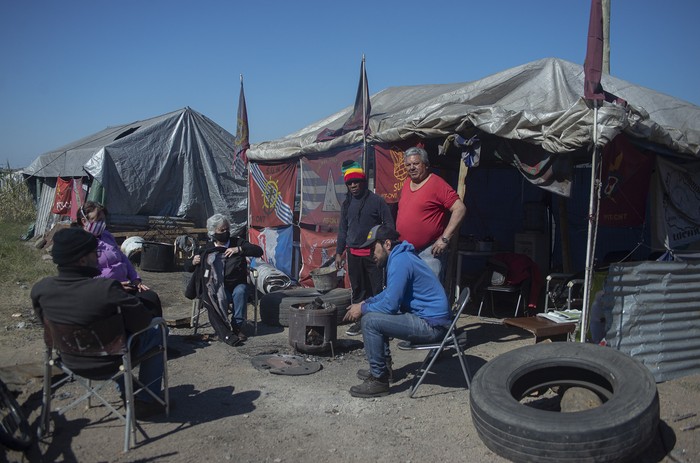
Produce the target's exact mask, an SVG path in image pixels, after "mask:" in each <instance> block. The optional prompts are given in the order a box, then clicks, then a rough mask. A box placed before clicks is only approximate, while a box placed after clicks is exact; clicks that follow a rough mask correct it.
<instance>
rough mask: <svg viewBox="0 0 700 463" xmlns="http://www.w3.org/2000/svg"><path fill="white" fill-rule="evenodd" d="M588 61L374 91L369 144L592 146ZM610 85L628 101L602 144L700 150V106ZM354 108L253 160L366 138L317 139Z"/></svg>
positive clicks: (607, 126) (604, 113) (608, 124)
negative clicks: (461, 138)
mask: <svg viewBox="0 0 700 463" xmlns="http://www.w3.org/2000/svg"><path fill="white" fill-rule="evenodd" d="M583 80H584V74H583V67H582V66H580V65H578V64H574V63H571V62H568V61H564V60H560V59H556V58H547V59H542V60H539V61H534V62H531V63H527V64H524V65H521V66H518V67H514V68H511V69H508V70H506V71H503V72H499V73H497V74H493V75H491V76H488V77H485V78H483V79H481V80H477V81H474V82H467V83H457V84H442V85H420V86H410V87H392V88H388V89H386V90H383V91H381V92H379V93H376V94H374V95H372V97H371V102H372V114H371V116H370V119H369V126H370V130H371V134H370V136H369V137H368V141H369V142H370V143H382V142H396V141H399V140H404V139H407V138H410V137H411V136H413V135H417V136H419V137H422V138H435V137H446V136H447V135H450V134H453V133H459V132H463V131H465V130H467V129H470V128H474V127H475V128H478V129H479V130H481V131H483V132H486V133H488V134H492V135H495V136H498V137H502V138H507V139H512V140H523V141H526V142H529V143H532V144H534V145H537V146H541V147H542V148H543V149H545V150H546V151H548V152H550V153H569V152H572V151H575V150H577V149H580V148H587V147H589V146H591V145H592V138H593V122H594V121H593V110H592V109H591V108H589V107H588V106H587V103H586V101H585V100H584V99H583V97H582V94H583ZM602 85H603V88H604V89H605V90H606V91H607V92H609V93H612V94H614V95H616V96H618V97H620V98H623V99H624V100H626V101H627V102H628V103H629V105H628V107H627V108H624V107H622V106H619V105H615V104H611V103H605V104H604V105H603V106H602V107H601V108H600V109H599V112H598V126H599V145H600V146H601V147H602V146H604V145H606V144H607V143H608V142H609V141H610V140H612V139H613V138H614V137H615V136H616V135H617V134H618V133H620V132H625V133H627V134H628V135H631V136H633V137H636V138H641V139H644V140H646V141H648V142H651V143H655V144H658V145H661V146H664V147H666V148H668V149H669V150H671V151H674V152H677V153H684V154H687V155H690V156H693V157H698V156H700V107H698V106H695V105H693V104H690V103H686V102H684V101H681V100H678V99H676V98H673V97H670V96H667V95H664V94H661V93H658V92H655V91H653V90H649V89H647V88H644V87H640V86H637V85H634V84H631V83H629V82H626V81H624V80H621V79H616V78H614V77H612V76H609V75H604V76H603V79H602ZM352 110H353V107H352V106H350V107H347V108H346V109H344V110H342V111H340V112H338V113H336V114H333V115H331V116H329V117H327V118H325V119H322V120H320V121H318V122H315V123H313V124H311V125H309V126H307V127H305V128H303V129H301V130H299V131H298V132H295V133H292V134H290V135H288V136H286V137H284V138H281V139H279V140H274V141H269V142H264V143H260V144H256V145H253V146H252V147H251V149H250V150H249V151H248V153H247V154H248V158H249V159H250V160H252V161H258V162H265V161H279V160H283V159H289V158H294V157H298V156H301V155H308V154H315V153H323V152H326V151H328V150H330V149H332V148H335V147H338V146H347V145H351V144H353V143H359V142H361V141H362V130H356V131H354V132H350V133H348V134H345V135H343V136H341V137H338V138H336V139H334V140H332V141H328V142H321V143H316V135H317V134H318V133H319V132H320V131H321V130H322V129H324V128H326V127H328V128H330V129H336V128H339V127H341V126H342V124H343V122H344V121H345V120H346V119H347V118H348V116H349V115H350V113H351V112H352Z"/></svg>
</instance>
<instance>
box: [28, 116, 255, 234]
mask: <svg viewBox="0 0 700 463" xmlns="http://www.w3.org/2000/svg"><path fill="white" fill-rule="evenodd" d="M233 145H234V136H233V135H231V134H230V133H229V132H227V131H226V130H224V129H223V128H222V127H220V126H219V125H218V124H216V123H215V122H214V121H212V120H211V119H209V118H207V117H206V116H204V115H202V114H200V113H198V112H197V111H194V110H193V109H191V108H189V107H186V108H183V109H181V110H178V111H173V112H170V113H167V114H163V115H161V116H157V117H153V118H150V119H145V120H141V121H135V122H132V123H129V124H123V125H119V126H115V127H108V128H106V129H104V130H102V131H100V132H97V133H95V134H92V135H89V136H87V137H85V138H82V139H80V140H77V141H75V142H72V143H69V144H68V145H66V146H63V147H60V148H57V149H55V150H52V151H49V152H47V153H44V154H42V155H41V156H39V157H38V158H36V159H35V160H34V162H32V164H31V165H30V166H29V167H28V168H27V169H25V170H24V172H23V173H24V175H25V178H27V179H29V184H30V186H32V187H36V193H37V196H38V200H39V208H38V209H39V211H38V215H37V223H36V227H35V229H36V233H37V234H42V233H43V232H44V231H45V230H47V229H48V228H49V227H50V226H51V225H52V223H53V222H54V221H55V220H56V218H57V217H55V216H54V214H51V212H50V210H51V205H52V202H53V195H54V189H55V185H56V179H57V178H58V177H62V178H68V177H72V178H76V177H79V178H82V179H83V184H88V185H89V192H88V199H95V200H99V201H101V202H103V203H104V204H105V206H106V207H107V208H108V210H109V211H110V215H111V216H112V217H116V216H164V217H180V218H186V219H188V220H191V221H193V222H194V223H195V224H196V225H197V226H203V225H204V222H205V220H206V218H207V217H209V216H210V215H212V214H214V213H217V212H218V213H223V214H226V215H228V216H229V217H230V218H231V220H232V222H233V224H234V225H237V226H240V225H243V224H245V221H246V210H247V189H246V186H245V181H244V179H236V178H234V174H233V171H232V159H233ZM32 180H34V181H32Z"/></svg>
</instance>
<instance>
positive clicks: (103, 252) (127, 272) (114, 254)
mask: <svg viewBox="0 0 700 463" xmlns="http://www.w3.org/2000/svg"><path fill="white" fill-rule="evenodd" d="M97 249H98V250H99V251H100V255H99V257H98V258H97V262H98V264H97V265H98V267H99V270H100V277H102V278H113V279H115V280H117V281H127V280H128V281H134V280H140V279H141V278H140V277H139V274H138V273H136V269H134V266H133V265H131V262H130V261H129V258H128V257H126V254H124V253H123V252H122V250H121V249H120V248H119V245H118V244H117V242H116V241H115V240H114V236H112V234H111V233H110V232H108V231H107V230H105V231H103V232H102V235H100V236H99V238H98V239H97Z"/></svg>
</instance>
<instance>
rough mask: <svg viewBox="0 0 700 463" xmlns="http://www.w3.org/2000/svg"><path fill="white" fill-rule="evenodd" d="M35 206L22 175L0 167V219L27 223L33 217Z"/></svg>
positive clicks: (34, 215)
mask: <svg viewBox="0 0 700 463" xmlns="http://www.w3.org/2000/svg"><path fill="white" fill-rule="evenodd" d="M35 217H36V207H35V206H34V199H33V198H32V195H31V193H30V192H29V188H27V184H26V183H25V182H24V180H23V178H22V175H21V174H18V173H17V172H13V171H12V170H10V168H9V166H8V168H7V169H0V220H2V221H7V222H22V223H28V222H31V221H33V220H34V219H35Z"/></svg>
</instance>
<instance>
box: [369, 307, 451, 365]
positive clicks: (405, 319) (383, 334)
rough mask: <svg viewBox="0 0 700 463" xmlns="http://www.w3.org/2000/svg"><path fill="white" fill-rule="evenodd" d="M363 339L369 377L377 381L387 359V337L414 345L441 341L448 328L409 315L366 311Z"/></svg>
mask: <svg viewBox="0 0 700 463" xmlns="http://www.w3.org/2000/svg"><path fill="white" fill-rule="evenodd" d="M360 320H361V322H362V340H363V341H364V343H365V353H366V354H367V361H369V368H370V371H371V372H372V376H374V377H375V378H378V377H380V376H382V375H383V374H384V372H386V370H387V365H386V358H387V357H389V356H390V354H391V352H390V351H389V338H396V339H403V340H405V341H409V342H411V343H413V344H427V343H432V342H439V341H442V338H444V337H445V333H446V332H447V329H448V327H447V326H431V325H429V324H428V322H426V321H425V320H423V319H422V318H420V317H418V316H416V315H413V314H410V313H400V314H396V315H393V314H386V313H376V312H369V313H366V314H364V315H362V318H361V319H360Z"/></svg>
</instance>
